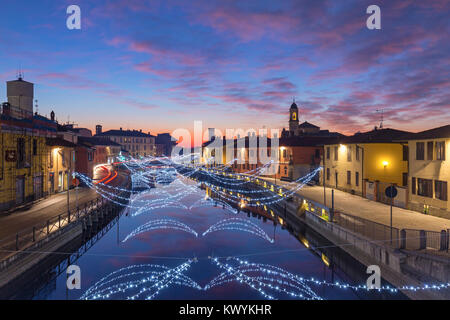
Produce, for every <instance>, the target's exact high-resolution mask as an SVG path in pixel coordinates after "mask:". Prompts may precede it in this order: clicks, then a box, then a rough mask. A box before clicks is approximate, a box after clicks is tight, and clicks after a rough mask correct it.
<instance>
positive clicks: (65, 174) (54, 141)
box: [46, 137, 77, 194]
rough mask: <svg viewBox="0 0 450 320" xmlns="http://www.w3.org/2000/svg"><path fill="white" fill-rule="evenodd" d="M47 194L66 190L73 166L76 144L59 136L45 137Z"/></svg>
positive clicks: (70, 179)
mask: <svg viewBox="0 0 450 320" xmlns="http://www.w3.org/2000/svg"><path fill="white" fill-rule="evenodd" d="M46 145H47V154H48V161H47V167H48V179H47V183H48V188H47V189H48V194H54V193H58V192H63V191H67V190H68V189H69V188H70V186H71V181H72V172H73V171H75V170H76V166H75V148H76V146H77V145H76V144H74V143H72V142H69V141H66V140H64V139H62V138H60V137H56V138H47V139H46Z"/></svg>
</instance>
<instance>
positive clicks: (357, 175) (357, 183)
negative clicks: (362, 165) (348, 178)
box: [355, 172, 359, 187]
mask: <svg viewBox="0 0 450 320" xmlns="http://www.w3.org/2000/svg"><path fill="white" fill-rule="evenodd" d="M355 185H356V186H357V187H358V186H359V172H355Z"/></svg>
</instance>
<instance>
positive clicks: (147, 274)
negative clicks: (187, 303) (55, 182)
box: [80, 259, 202, 300]
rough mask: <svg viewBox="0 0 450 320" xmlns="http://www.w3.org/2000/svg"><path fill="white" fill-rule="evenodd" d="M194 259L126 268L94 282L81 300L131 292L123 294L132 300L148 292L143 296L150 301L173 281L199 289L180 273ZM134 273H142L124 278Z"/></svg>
mask: <svg viewBox="0 0 450 320" xmlns="http://www.w3.org/2000/svg"><path fill="white" fill-rule="evenodd" d="M195 261H196V259H190V260H188V261H186V262H184V263H183V264H181V265H179V266H177V267H175V268H172V269H170V268H168V267H166V266H161V265H154V264H142V265H133V266H129V267H125V268H122V269H119V270H117V271H114V272H112V273H110V274H109V275H107V276H106V277H104V278H102V279H101V280H99V281H97V282H96V283H95V284H94V285H93V286H91V287H90V288H89V289H88V290H86V292H85V293H84V294H83V295H82V296H81V297H80V299H81V300H103V299H111V298H115V297H116V296H117V295H123V294H129V293H131V295H128V296H127V297H126V299H127V300H135V299H137V298H139V297H140V296H142V295H147V296H146V297H145V299H146V300H150V299H153V298H154V297H155V296H157V295H158V294H159V292H160V291H161V290H162V289H164V288H167V287H169V286H170V285H173V284H175V285H182V286H187V287H191V288H194V289H198V290H202V287H200V286H199V285H198V284H197V283H196V282H195V281H193V280H192V279H191V278H189V277H187V276H186V275H184V274H183V272H185V271H186V270H188V269H189V268H190V267H191V265H192V263H193V262H195ZM136 276H141V277H142V278H140V279H138V280H128V281H127V278H131V277H136ZM117 282H118V283H117Z"/></svg>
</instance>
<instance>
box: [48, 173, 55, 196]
mask: <svg viewBox="0 0 450 320" xmlns="http://www.w3.org/2000/svg"><path fill="white" fill-rule="evenodd" d="M48 182H49V193H50V194H53V193H55V174H54V173H53V172H50V174H49V177H48Z"/></svg>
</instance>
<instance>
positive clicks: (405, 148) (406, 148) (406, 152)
mask: <svg viewBox="0 0 450 320" xmlns="http://www.w3.org/2000/svg"><path fill="white" fill-rule="evenodd" d="M408 153H409V148H408V146H403V161H408V158H409V156H408Z"/></svg>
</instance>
